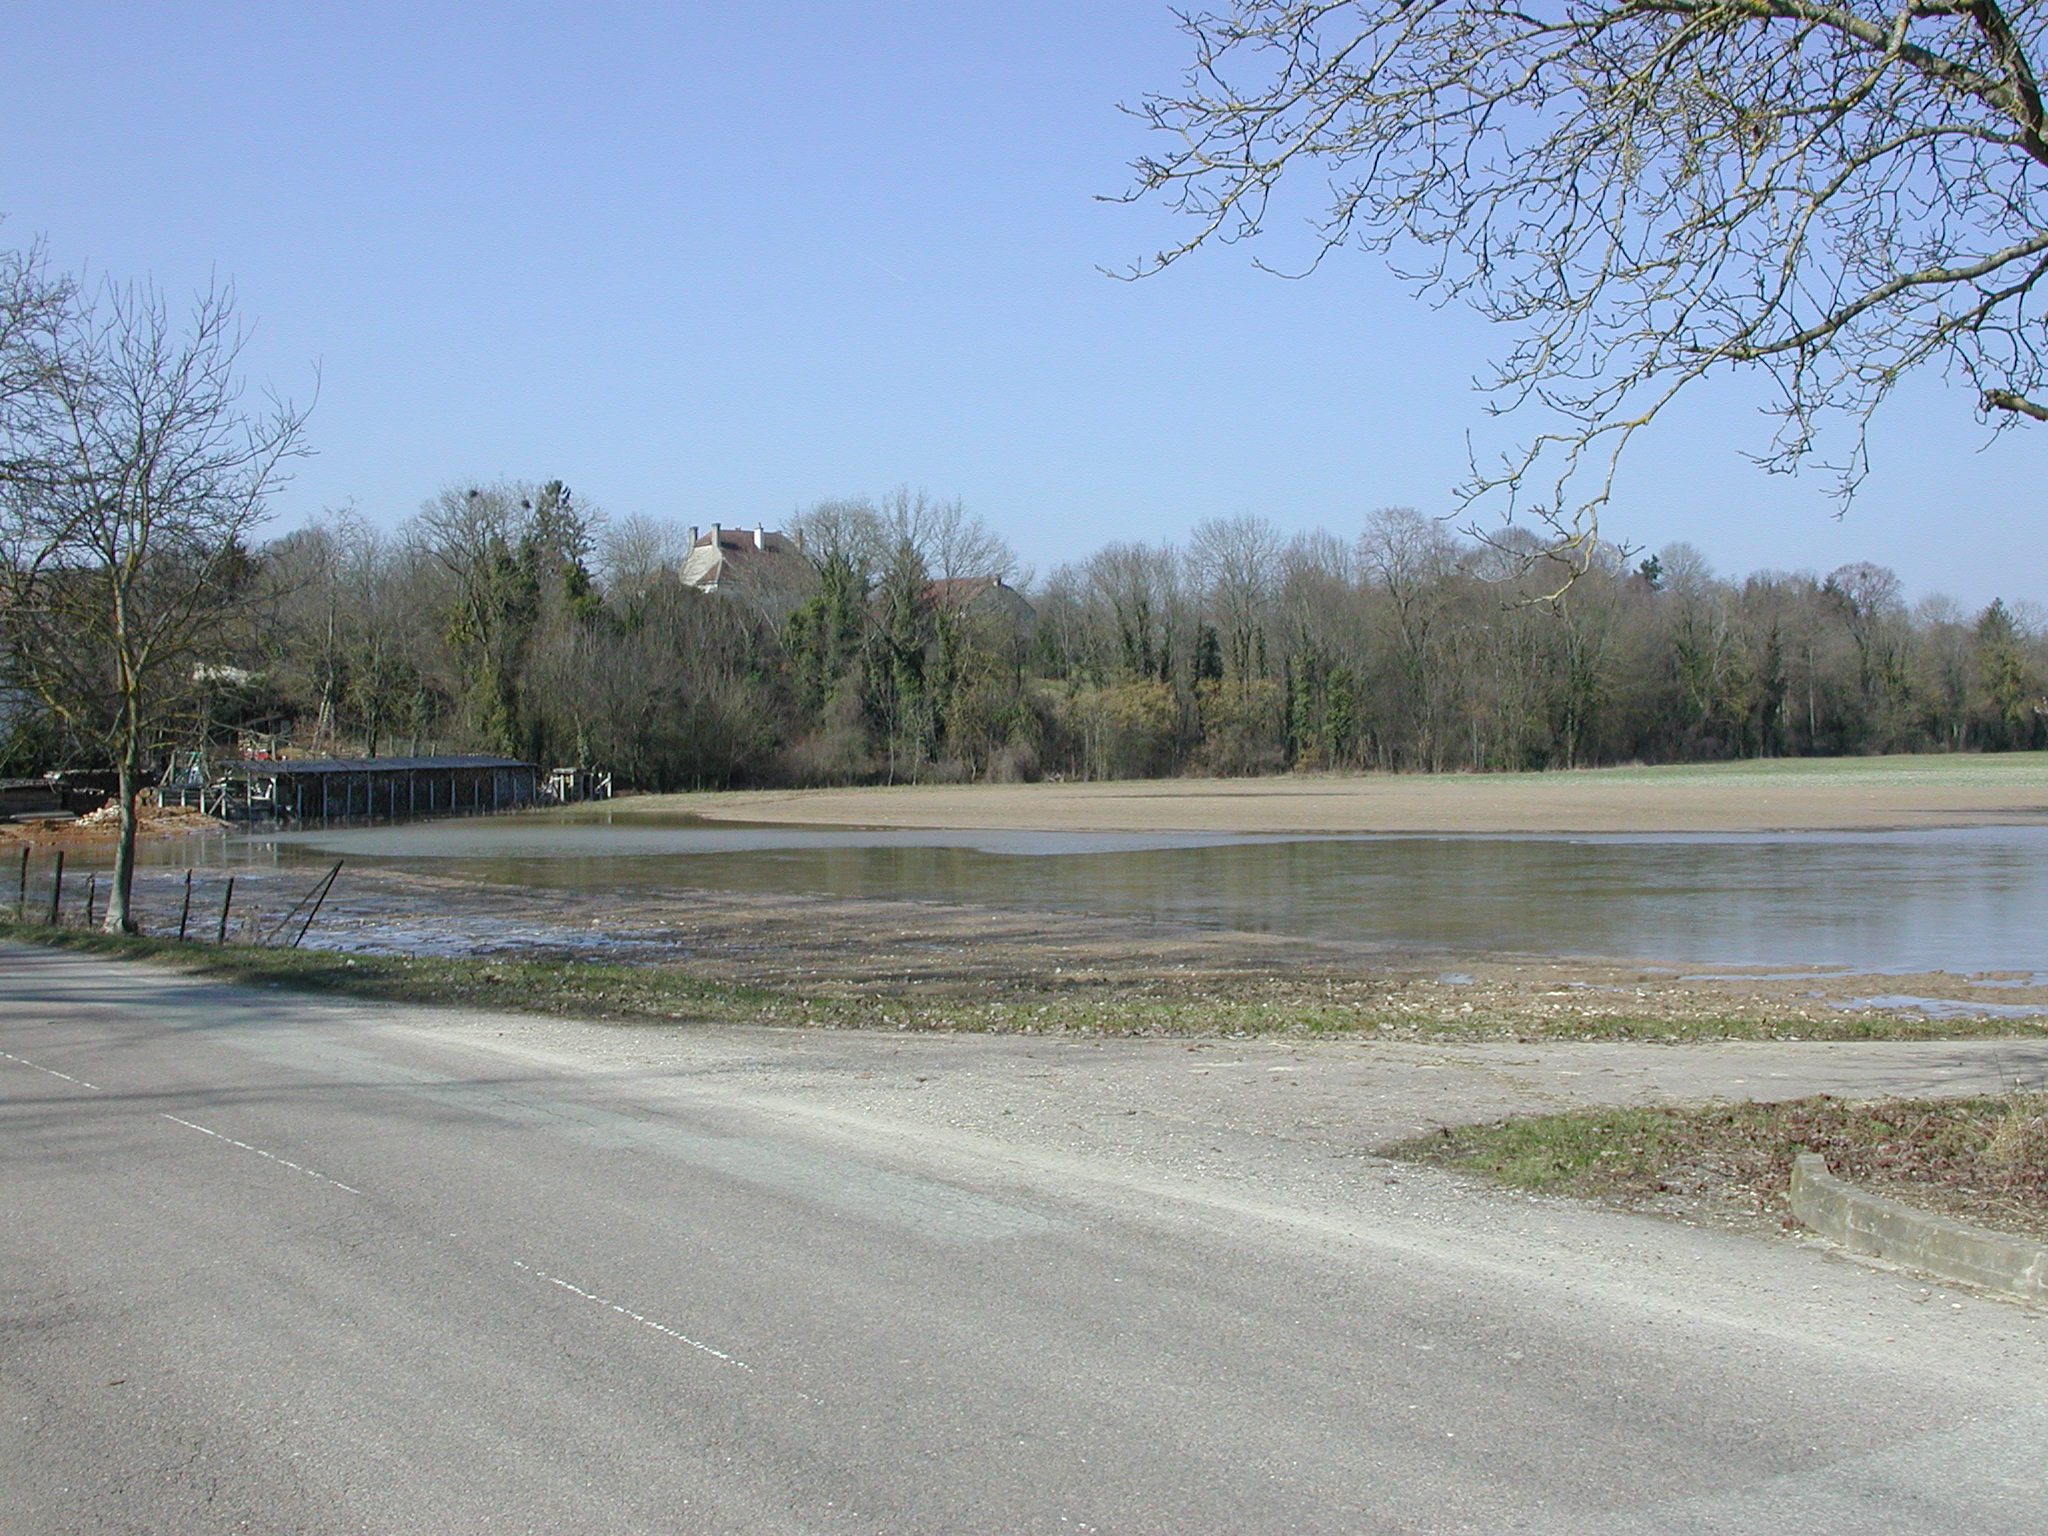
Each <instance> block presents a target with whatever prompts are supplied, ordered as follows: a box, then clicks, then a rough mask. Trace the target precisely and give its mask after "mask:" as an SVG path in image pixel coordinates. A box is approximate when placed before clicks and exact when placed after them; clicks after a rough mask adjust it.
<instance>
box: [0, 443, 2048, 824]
mask: <svg viewBox="0 0 2048 1536" xmlns="http://www.w3.org/2000/svg"><path fill="white" fill-rule="evenodd" d="M789 531H790V532H791V533H792V534H793V535H795V536H798V537H800V538H801V540H802V551H803V552H802V554H801V555H800V556H794V555H792V556H787V557H785V558H784V559H783V560H782V561H781V562H780V563H779V565H778V564H777V563H776V562H764V563H763V568H757V569H755V570H754V571H753V572H752V575H751V579H739V580H735V581H733V582H731V583H728V584H725V585H722V586H721V587H720V589H719V590H717V591H713V592H706V591H699V590H696V589H695V588H693V587H691V586H688V585H685V584H684V583H683V581H682V580H680V579H679V570H680V567H681V564H682V562H683V560H684V558H685V557H686V556H687V555H688V553H689V546H690V542H691V540H690V535H689V533H688V532H687V531H685V530H684V529H681V528H679V527H677V526H674V525H672V524H666V523H663V522H660V521H657V520H653V519H649V518H645V517H628V518H623V519H616V520H615V519H608V518H606V517H605V516H603V515H602V514H601V513H600V512H598V511H597V510H595V509H593V508H589V507H587V506H586V505H584V504H583V503H582V502H581V501H580V500H578V499H577V498H576V496H575V495H574V494H573V493H572V492H571V491H570V490H569V489H568V488H567V487H566V486H564V485H563V484H562V483H561V482H559V481H546V482H541V483H516V482H505V483H494V484H488V485H478V486H463V485H459V486H453V487H450V488H448V489H446V490H444V491H443V492H441V493H440V494H439V495H437V496H436V497H435V498H434V499H433V500H431V501H430V502H428V503H427V504H426V506H424V507H423V508H422V509H421V510H420V512H419V513H418V514H417V515H416V516H414V517H413V518H412V519H411V520H410V521H408V522H406V523H404V524H403V525H401V526H399V527H398V528H396V529H393V530H382V529H379V528H377V527H375V526H373V525H372V524H371V523H370V522H368V521H367V520H365V519H364V518H362V517H360V516H358V515H356V514H354V513H353V512H341V513H336V514H331V515H328V516H324V517H322V518H320V519H317V520H316V521H315V522H313V523H312V524H311V525H309V526H307V527H305V528H302V529H299V530H296V531H294V532H291V533H288V534H286V535H284V536H283V537H281V538H277V539H275V540H273V541H271V542H268V543H265V544H260V545H255V546H253V547H251V548H249V549H248V550H247V551H246V552H245V553H244V556H243V557H242V559H241V562H240V567H239V574H238V576H237V580H238V581H239V583H240V585H241V590H242V597H243V601H242V603H241V605H240V607H239V609H238V614H239V617H238V618H237V620H236V622H235V624H234V625H233V626H231V627H230V628H228V629H224V630H223V631H221V632H220V634H219V635H218V637H217V639H216V648H215V650H214V651H213V652H212V653H210V655H209V657H208V659H207V663H206V664H205V665H202V666H197V667H195V668H193V669H192V672H191V678H190V684H191V686H190V692H191V694H192V698H191V700H190V708H189V710H188V712H187V713H186V715H185V716H184V717H183V720H182V723H181V725H180V727H179V729H180V730H181V731H182V732H183V734H182V735H180V734H179V733H178V731H172V730H168V729H167V730H165V731H164V732H163V733H162V735H161V738H160V740H159V741H158V742H157V744H156V745H157V746H158V748H159V749H160V750H168V749H170V748H171V747H173V746H197V745H199V744H200V738H202V737H204V738H209V739H210V740H211V742H212V743H213V744H214V745H215V746H216V747H217V748H231V747H232V746H233V744H234V743H235V742H236V740H237V739H238V737H239V738H240V739H241V740H243V741H244V742H246V741H248V740H250V739H254V740H257V741H262V740H264V739H266V737H267V735H268V734H269V733H276V734H278V735H280V736H284V737H288V738H289V740H290V743H291V745H292V748H293V750H296V751H299V752H334V753H340V754H351V753H361V754H365V755H377V754H380V753H381V754H394V753H420V752H426V751H453V750H487V751H494V752H502V753H507V754H510V755H514V756H518V757H521V758H525V759H528V760H532V761H535V762H538V763H541V764H542V765H543V766H555V765H561V764H576V765H590V766H597V767H601V768H604V769H608V770H609V771H611V772H612V773H613V774H614V775H615V776H616V778H617V779H618V781H619V782H620V783H621V784H628V785H632V786H635V787H640V788H647V789H656V790H672V789H686V788H709V787H721V786H729V785H745V784H770V783H774V784H823V783H866V782H903V781H926V782H958V781H967V780H986V779H998V780H1020V779H1034V778H1041V777H1065V778H1126V777H1145V776H1156V775H1174V774H1217V775H1235V774H1261V773H1277V772H1283V771H1288V770H1297V769H1332V770H1354V771H1355V770H1384V771H1454V770H1479V771H1487V770H1526V769H1544V768H1567V767H1585V766H1596V765H1601V764H1614V763H1626V762H1644V763H1658V762H1679V761H1701V760H1714V759H1722V758H1736V757H1781V756H1812V755H1836V754H1849V753H1869V752H1914V751H2001V750H2009V749H2017V748H2037V747H2042V746H2048V702H2044V692H2048V637H2044V635H2043V633H2042V631H2041V628H2040V625H2039V623H2038V620H2037V617H2036V615H2035V614H2034V612H2033V611H2032V610H2031V609H2030V608H2027V607H2025V606H2024V605H2022V606H2019V607H2013V606H2008V605H2007V604H2006V603H2004V602H2002V601H2000V602H1994V603H1992V604H1991V605H1990V606H1989V607H1987V608H1985V609H1983V610H1982V611H1981V612H1966V611H1964V610H1963V609H1961V608H1960V607H1958V606H1957V605H1956V604H1955V603H1953V602H1951V601H1949V600H1947V599H1943V598H1938V597H1936V598H1929V599H1926V600H1924V601H1921V602H1919V603H1916V604H1908V603H1907V602H1906V600H1905V598H1904V596H1903V594H1902V587H1901V582H1900V580H1899V578H1898V577H1897V576H1896V575H1895V574H1894V573H1893V572H1891V571H1889V570H1886V569H1884V568H1882V567H1878V566H1874V565H1869V564H1853V565H1846V566H1843V567H1842V568H1840V569H1839V570H1836V571H1833V572H1831V573H1829V574H1827V575H1825V576H1821V575H1817V574H1813V573H1805V572H1799V573H1776V572H1768V573H1759V574H1754V575H1749V576H1746V577H1741V578H1726V577H1722V576H1718V575H1716V574H1715V573H1714V572H1713V571H1712V569H1711V568H1710V567H1709V565H1708V563H1707V562H1706V560H1705V559H1704V558H1703V557H1702V555H1701V554H1700V553H1699V552H1698V551H1697V550H1695V549H1693V548H1691V547H1690V546H1688V545H1683V544H1680V545H1673V546H1671V547H1669V548H1667V549H1664V550H1662V551H1660V552H1658V553H1657V554H1656V555H1653V556H1650V557H1648V558H1642V559H1637V558H1632V557H1624V556H1623V555H1622V554H1620V553H1619V552H1618V551H1615V550H1613V549H1611V548H1610V549H1606V550H1604V552H1603V554H1602V556H1601V558H1599V559H1596V560H1593V561H1591V562H1590V563H1589V564H1588V565H1587V567H1586V568H1585V569H1583V570H1580V571H1578V572H1577V573H1576V575H1575V579H1573V580H1572V581H1570V582H1569V584H1568V585H1565V586H1564V589H1563V591H1562V592H1561V593H1559V592H1558V590H1557V589H1558V586H1559V581H1558V573H1557V572H1556V571H1555V570H1553V569H1552V568H1551V567H1552V566H1553V564H1554V563H1555V559H1554V557H1553V556H1551V555H1549V554H1548V553H1546V550H1545V547H1544V546H1543V545H1542V543H1541V542H1540V541H1538V540H1537V539H1535V538H1533V537H1528V538H1524V537H1519V536H1516V535H1514V534H1512V533H1510V534H1509V535H1507V536H1506V537H1503V538H1495V539H1491V540H1487V541H1478V540H1474V539H1470V538H1466V537H1461V536H1459V535H1457V534H1455V533H1454V532H1452V531H1451V530H1450V529H1448V528H1447V527H1446V526H1445V525H1444V524H1443V523H1441V522H1439V521H1437V520H1434V519H1431V518H1428V517H1425V516H1423V515H1421V514H1419V513H1417V512H1414V511H1412V510H1407V509H1400V508H1394V509H1386V510H1382V511H1379V512H1375V513H1373V514H1372V515H1371V516H1370V517H1369V518H1367V519H1366V520H1365V523H1364V526H1363V527H1362V528H1361V529H1360V530H1359V531H1358V533H1357V534H1356V535H1355V536H1353V537H1349V538H1347V537H1343V536H1339V535H1336V534H1332V533H1328V532H1315V533H1308V534H1302V535H1296V536H1287V535H1285V534H1283V533H1282V532H1281V531H1280V530H1279V529H1278V528H1277V527H1276V526H1275V525H1273V524H1272V523H1271V522H1269V521H1267V520H1265V519H1262V518H1257V517H1238V518H1228V519H1214V520H1210V521H1207V522H1203V523H1200V524H1198V525H1197V526H1196V527H1195V528H1194V529H1193V530H1192V533H1191V534H1190V536H1189V537H1188V539H1187V540H1186V541H1185V542H1183V543H1178V544H1175V543H1149V544H1148V543H1138V542H1129V541H1118V542H1112V543H1109V544H1106V545H1104V546H1103V547H1102V548H1101V549H1099V550H1097V551H1095V552H1094V553H1092V554H1090V555H1089V556H1087V557H1086V558H1085V559H1081V560H1078V561H1075V562H1073V563H1071V564H1066V565H1062V566H1060V567H1059V568H1057V569H1056V570H1054V571H1052V572H1051V573H1050V574H1048V575H1046V576H1045V577H1043V578H1042V579H1036V580H1025V579H1022V578H1019V577H1018V576H1017V572H1016V560H1015V557H1014V555H1013V553H1012V552H1011V550H1010V549H1009V547H1008V546H1007V545H1006V544H1005V543H1004V541H1003V540H1002V539H1001V538H1000V537H999V536H998V535H997V534H995V533H994V532H993V531H992V530H990V529H989V528H988V527H987V526H986V525H985V524H984V523H983V522H982V521H981V520H980V519H979V518H977V517H975V516H974V515H973V514H971V513H969V512H967V511H966V510H965V509H964V508H962V507H961V506H960V504H959V503H958V502H957V501H943V500H938V499H934V498H931V497H928V496H924V495H921V494H915V493H911V492H898V493H895V494H893V495H891V496H889V497H885V498H882V499H881V500H879V501H870V500H863V499H853V500H841V501H832V502H825V503H820V504H819V505H817V506H814V507H812V508H810V509H808V510H807V511H805V512H803V513H802V514H800V515H798V516H797V517H796V518H794V519H793V520H792V522H791V525H790V530H789ZM741 569H742V574H743V575H745V574H746V567H745V566H744V565H742V567H741ZM995 577H1000V578H1007V579H1009V580H1012V581H1015V582H1016V583H1017V586H1016V587H1015V588H1011V589H1008V591H1009V601H1008V602H1006V603H1002V604H996V605H990V604H988V603H986V602H984V601H981V599H984V598H986V596H987V594H988V591H989V588H990V586H991V585H992V584H991V583H990V582H989V581H988V580H987V578H995ZM963 593H964V594H967V599H971V600H967V599H963V597H962V594H963ZM1018 597H1022V598H1026V599H1028V604H1026V603H1020V602H1017V601H1016V599H1017V598H1018ZM89 747H90V743H89V742H84V741H71V740H66V738H65V723H64V722H63V721H62V720H61V719H58V718H57V717H55V716H54V715H52V714H50V713H49V712H47V711H44V712H37V711H35V710H33V709H17V712H16V715H15V719H14V721H13V725H12V730H11V736H10V739H9V746H8V753H9V756H10V758H11V759H12V760H13V761H15V762H17V763H25V762H26V761H27V760H28V759H31V758H41V759H45V760H47V759H49V758H50V757H51V755H52V754H53V753H57V754H60V755H61V754H62V753H64V752H67V751H77V750H85V749H89Z"/></svg>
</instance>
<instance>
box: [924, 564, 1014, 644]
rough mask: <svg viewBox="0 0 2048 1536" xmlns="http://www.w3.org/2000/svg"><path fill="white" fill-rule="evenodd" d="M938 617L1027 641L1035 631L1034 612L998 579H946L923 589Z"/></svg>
mask: <svg viewBox="0 0 2048 1536" xmlns="http://www.w3.org/2000/svg"><path fill="white" fill-rule="evenodd" d="M924 600H925V602H926V603H927V604H929V605H930V607H931V608H932V609H933V611H935V612H938V613H957V614H960V615H962V616H964V617H965V618H966V619H967V620H968V621H969V622H970V623H972V624H975V625H977V626H986V627H987V628H988V629H990V630H992V631H995V632H998V633H1003V634H1006V635H1009V636H1012V637H1014V638H1016V639H1019V640H1028V639H1030V638H1031V635H1032V632H1033V631H1034V630H1036V629H1037V627H1038V610H1037V609H1036V608H1034V607H1032V606H1031V604H1030V602H1029V601H1027V600H1026V598H1025V596H1024V594H1023V593H1022V592H1019V591H1018V590H1017V589H1016V588H1015V587H1013V586H1011V585H1010V584H1009V583H1008V582H1007V581H1005V580H1003V578H1002V577H1000V576H950V577H946V578H944V579H942V580H939V581H935V582H932V583H931V584H930V585H929V586H927V587H926V588H925V589H924Z"/></svg>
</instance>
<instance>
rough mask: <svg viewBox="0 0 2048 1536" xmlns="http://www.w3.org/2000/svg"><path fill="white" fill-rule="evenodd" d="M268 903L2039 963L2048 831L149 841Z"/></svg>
mask: <svg viewBox="0 0 2048 1536" xmlns="http://www.w3.org/2000/svg"><path fill="white" fill-rule="evenodd" d="M150 858H151V859H152V861H154V862H155V863H156V864H157V865H158V869H157V870H156V871H154V872H153V873H152V874H151V877H150V881H149V884H150V887H151V890H152V893H153V894H152V895H151V897H150V900H151V902H152V904H153V905H155V906H157V907H161V905H162V902H163V899H164V893H165V891H166V882H167V880H168V879H169V878H170V876H171V869H172V868H174V867H179V866H182V865H184V864H186V863H196V864H198V865H199V866H200V867H201V868H202V869H205V870H207V871H209V876H208V878H217V876H218V875H219V874H220V873H221V872H224V871H225V870H226V869H228V868H230V867H232V868H236V869H239V870H241V871H242V872H243V878H244V879H245V881H247V882H249V884H248V889H250V890H251V891H254V890H258V889H261V890H263V891H264V892H265V893H266V894H265V895H264V897H263V900H264V901H265V903H266V904H268V905H269V906H271V907H272V909H273V910H275V908H276V904H277V900H278V898H279V897H280V896H281V895H282V894H283V893H284V892H285V891H286V890H288V889H291V888H293V887H294V885H295V884H296V885H305V884H308V883H310V880H311V879H312V877H313V875H314V874H315V873H316V872H317V870H318V869H320V868H322V867H325V866H326V865H328V864H330V863H332V861H333V860H334V859H336V858H341V859H345V860H346V861H347V864H348V869H349V875H348V878H347V879H345V880H344V882H343V883H342V888H341V889H340V890H339V891H338V892H337V898H336V902H335V905H334V906H333V907H332V908H331V909H330V911H329V912H328V913H326V914H324V915H323V918H322V932H323V933H326V934H328V935H329V940H328V941H329V942H333V941H334V939H335V936H336V935H341V936H343V937H345V938H346V939H347V941H348V942H350V943H353V944H357V945H360V946H362V947H374V948H411V949H420V950H464V949H467V950H473V949H477V948H493V947H509V948H522V947H536V948H551V947H559V948H566V949H572V950H578V951H582V950H587V949H589V948H590V947H592V946H593V944H600V945H602V946H604V947H605V948H607V949H608V950H609V951H610V952H615V953H620V952H626V953H630V952H633V951H637V950H646V951H649V952H652V951H654V950H659V949H660V948H662V947H663V944H664V936H667V939H668V942H670V943H673V942H675V940H676V938H677V936H678V925H681V927H682V928H687V927H688V925H689V919H690V913H691V911H692V907H693V904H695V903H698V902H709V901H711V900H712V899H714V898H716V899H719V900H723V901H725V902H727V903H728V904H729V903H730V902H731V901H732V900H734V899H751V900H757V901H758V900H763V899H770V898H783V897H790V898H806V899H810V898H819V897H824V898H835V899H838V900H841V901H864V902H887V903H900V902H911V903H921V904H939V905H943V906H949V907H953V906H957V907H965V908H984V909H991V910H1001V911H1006V912H1018V911H1035V912H1043V913H1047V914H1062V915H1065V916H1068V917H1076V916H1087V915H1094V916H1099V917H1103V918H1115V919H1119V920H1125V921H1136V922H1140V923H1150V924H1163V925H1173V926H1176V927H1192V928H1195V929H1202V930H1228V931H1232V932H1238V933H1247V934H1260V935H1269V936H1272V937H1273V938H1276V939H1291V940H1307V941H1312V942H1319V943H1322V944H1336V945H1339V946H1342V947H1344V948H1346V949H1352V950H1360V949H1362V950H1367V951H1373V950H1377V951H1428V952H1437V953H1470V954H1474V955H1480V956H1486V955H1524V956H1528V955H1544V956H1559V957H1570V956H1608V957H1651V958H1655V959H1659V960H1665V961H1673V962H1679V963H1696V964H1700V965H1704V966H1714V967H1721V968H1726V967H1730V966H1734V967H1740V966H1745V965H1754V966H1759V967H1812V968H1814V969H1817V970H1844V971H1858V972H1875V971H1895V972H1918V971H1928V970H1948V971H1956V972H1987V971H2001V972H2011V973H2015V974H2018V975H2021V976H2027V977H2031V976H2033V975H2034V974H2035V973H2048V827H2038V826H2007V827H1991V828H1974V829H1945V830H1928V831H1909V832H1821V833H1775V834H1712V833H1708V834H1699V833H1695V834H1627V835H1614V836H1598V835H1569V836H1512V837H1508V836H1453V837H1413V836H1394V837H1348V836H1347V837H1301V836H1245V835H1226V834H1214V835H1211V834H1202V833H1153V834H1129V833H1072V832H1057V833H1055V832H943V831H861V830H850V829H849V830H839V829H824V828H815V827H801V828H800V827H777V826H743V825H734V824H732V823H707V822H701V821H697V820H695V819H693V818H690V817H682V816H672V815H667V816H611V817H606V816H604V815H603V814H602V813H598V814H586V815H585V816H582V817H576V818H570V817H563V816H561V815H535V816H506V817H495V818H488V819H481V820H469V821H443V822H431V823H415V824H411V825H405V826H392V827H373V828H348V829H329V830H321V831H304V832H292V833H283V834H272V835H268V836H265V835H257V836H250V837H236V838H230V839H225V840H220V839H216V840H213V841H211V842H206V843H200V844H180V845H176V846H167V847H162V848H158V849H155V850H152V852H151V854H150Z"/></svg>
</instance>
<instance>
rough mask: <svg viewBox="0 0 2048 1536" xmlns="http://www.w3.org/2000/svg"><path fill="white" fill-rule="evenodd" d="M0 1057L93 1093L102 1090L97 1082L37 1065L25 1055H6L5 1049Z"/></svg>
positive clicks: (0, 1052)
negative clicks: (59, 1078)
mask: <svg viewBox="0 0 2048 1536" xmlns="http://www.w3.org/2000/svg"><path fill="white" fill-rule="evenodd" d="M0 1057H6V1059H7V1060H9V1061H11V1062H13V1063H14V1064H15V1065H16V1066H17V1067H27V1068H28V1069H29V1070H30V1071H32V1072H47V1073H49V1074H50V1076H52V1077H61V1078H63V1079H64V1081H65V1082H67V1083H76V1084H78V1086H79V1087H81V1088H90V1089H91V1090H92V1091H93V1092H94V1093H99V1092H101V1091H102V1090H101V1088H100V1085H99V1084H98V1083H88V1082H87V1081H86V1080H85V1079H84V1078H82V1077H73V1076H72V1075H71V1074H70V1073H69V1072H59V1071H58V1070H57V1069H56V1068H55V1067H44V1066H38V1065H37V1064H36V1063H35V1062H33V1061H30V1060H29V1059H28V1058H27V1057H25V1056H12V1055H8V1053H7V1052H6V1051H0Z"/></svg>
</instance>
